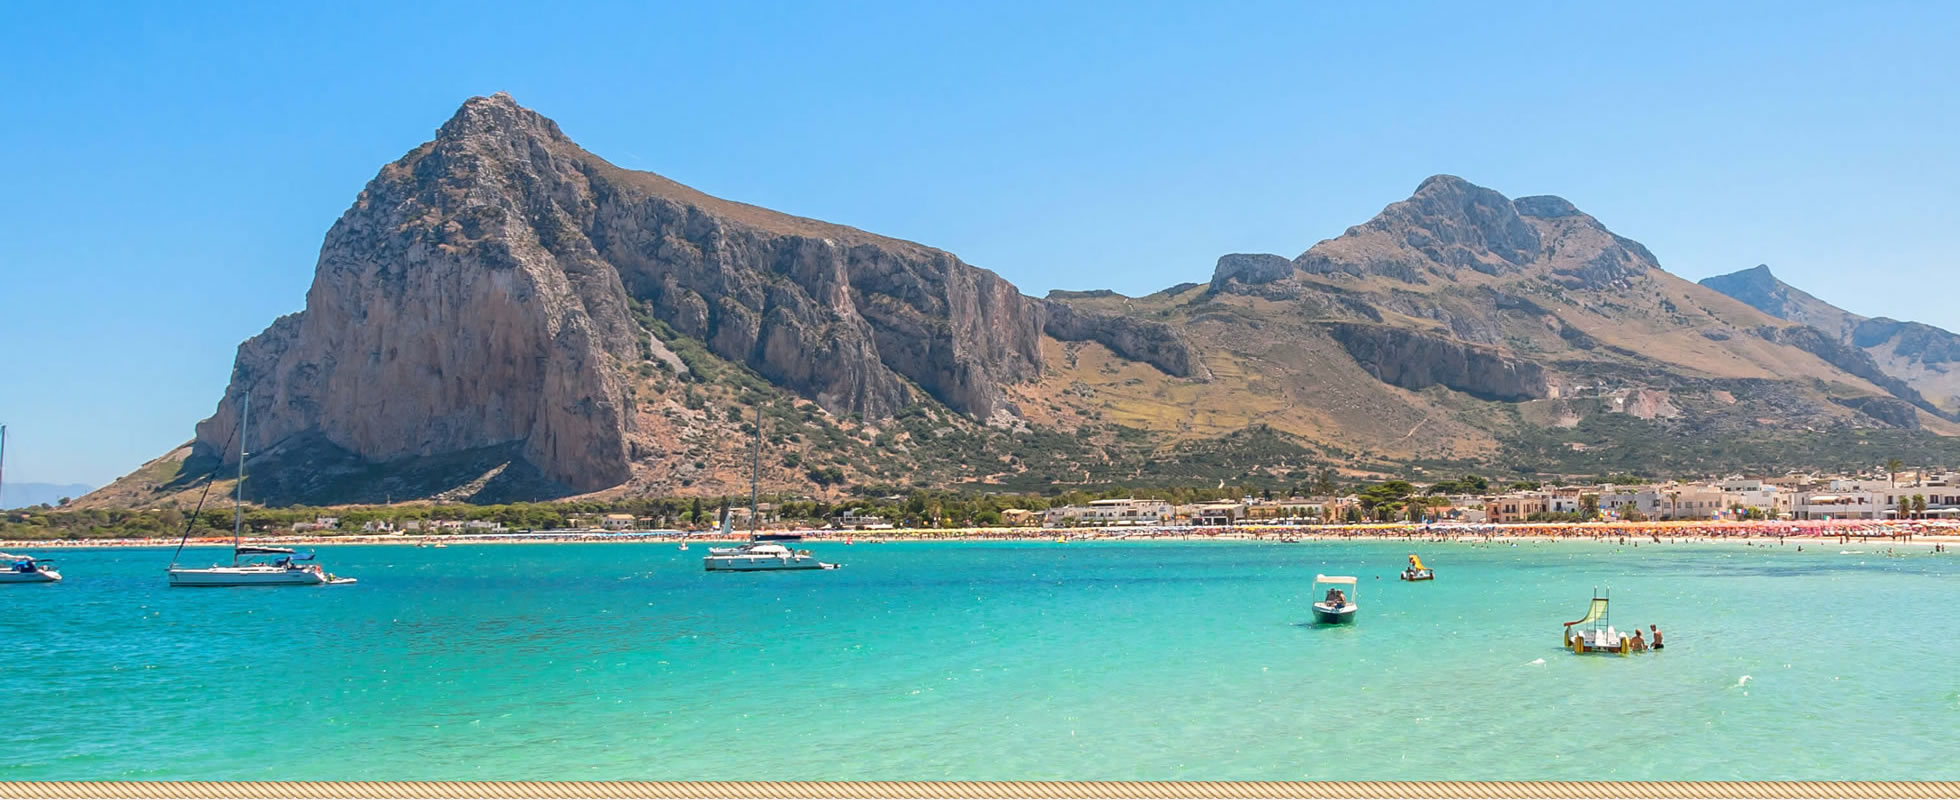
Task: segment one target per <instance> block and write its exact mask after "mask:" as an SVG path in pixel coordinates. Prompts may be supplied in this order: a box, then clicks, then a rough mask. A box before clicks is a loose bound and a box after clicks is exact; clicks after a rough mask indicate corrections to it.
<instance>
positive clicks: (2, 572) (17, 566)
mask: <svg viewBox="0 0 1960 800" xmlns="http://www.w3.org/2000/svg"><path fill="white" fill-rule="evenodd" d="M59 580H61V573H59V572H56V571H55V569H54V562H53V561H49V560H47V559H45V558H34V557H32V556H14V555H8V554H6V553H0V583H54V582H55V581H59Z"/></svg>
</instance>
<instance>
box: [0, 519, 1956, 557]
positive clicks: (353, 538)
mask: <svg viewBox="0 0 1960 800" xmlns="http://www.w3.org/2000/svg"><path fill="white" fill-rule="evenodd" d="M764 533H766V534H767V533H773V534H783V533H790V534H796V535H799V536H801V537H803V541H806V542H821V543H825V544H850V545H855V544H866V545H872V544H882V543H886V542H913V541H997V542H1057V541H1063V542H1077V541H1138V540H1161V541H1253V542H1274V543H1302V542H1322V541H1357V540H1361V541H1406V542H1412V543H1418V542H1435V543H1448V542H1464V543H1474V542H1521V541H1532V542H1542V541H1551V542H1559V541H1583V542H1592V541H1608V540H1610V541H1622V540H1623V541H1625V542H1626V543H1629V544H1631V543H1636V542H1638V543H1654V544H1675V543H1689V542H1751V543H1763V542H1769V543H1775V542H1788V543H1805V544H1807V543H1836V544H1855V543H1872V544H1885V545H1887V546H1915V547H1940V546H1942V545H1950V544H1954V543H1960V522H1948V521H1927V522H1906V523H1897V522H1872V521H1833V522H1747V523H1741V522H1738V523H1709V522H1699V521H1697V522H1659V523H1655V522H1648V523H1565V524H1520V525H1451V526H1445V525H1432V526H1419V525H1383V524H1377V525H1346V526H1314V527H1296V526H1278V525H1273V526H1235V527H1221V528H1184V527H1180V528H967V529H946V528H916V529H891V530H876V531H837V530H796V529H777V530H769V531H765V532H764ZM747 539H748V536H747V535H746V534H738V535H733V536H728V535H723V534H721V533H720V532H718V531H705V532H698V533H697V532H681V531H671V530H661V531H619V532H609V531H594V530H557V531H521V532H513V533H502V534H457V535H439V534H438V535H406V534H348V535H342V536H307V535H284V536H277V535H254V536H247V537H246V541H248V542H250V543H253V544H264V545H280V546H294V545H298V546H308V547H316V546H332V545H396V546H403V547H434V546H436V545H445V546H446V545H487V544H512V545H521V544H565V543H586V544H598V543H621V544H623V543H665V544H678V543H680V542H683V541H686V542H701V543H709V544H713V543H733V542H742V541H746V540H747ZM230 543H231V538H230V537H196V538H192V539H189V540H188V541H187V542H186V546H188V547H221V546H225V545H229V544H230ZM177 544H178V539H177V538H174V537H173V538H101V539H24V540H22V539H16V540H0V549H14V550H31V549H73V548H156V547H176V546H177ZM1942 549H1944V548H1942Z"/></svg>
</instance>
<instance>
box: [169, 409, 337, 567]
mask: <svg viewBox="0 0 1960 800" xmlns="http://www.w3.org/2000/svg"><path fill="white" fill-rule="evenodd" d="M251 413H252V394H251V393H250V392H246V393H245V399H244V401H243V403H242V404H241V405H240V407H239V414H238V486H237V492H236V493H235V495H234V497H233V499H232V508H231V565H230V566H224V565H221V564H213V565H211V566H209V567H180V566H177V560H176V556H174V555H173V556H172V557H171V561H170V571H169V574H170V585H171V586H193V587H203V586H324V585H330V584H342V583H353V582H354V579H353V578H342V577H339V576H336V575H332V574H330V573H328V572H327V571H325V570H323V569H321V568H320V565H318V564H303V563H301V562H304V561H311V560H313V554H312V553H307V554H305V555H300V554H299V553H297V552H295V551H293V550H292V549H291V548H286V547H259V546H247V545H244V544H242V543H241V542H240V540H239V539H240V532H241V529H242V528H243V525H244V520H245V455H246V454H245V430H246V424H247V423H248V422H250V420H251ZM192 518H193V519H195V518H196V514H192ZM184 536H185V538H186V539H188V538H189V537H190V527H189V526H185V528H184ZM183 550H184V543H183V542H182V541H179V542H178V543H177V552H179V553H182V552H183Z"/></svg>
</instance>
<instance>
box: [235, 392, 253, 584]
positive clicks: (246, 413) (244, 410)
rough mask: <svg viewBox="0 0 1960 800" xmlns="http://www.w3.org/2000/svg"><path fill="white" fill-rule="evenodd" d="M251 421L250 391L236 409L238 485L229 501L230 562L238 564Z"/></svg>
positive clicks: (243, 517)
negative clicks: (246, 457)
mask: <svg viewBox="0 0 1960 800" xmlns="http://www.w3.org/2000/svg"><path fill="white" fill-rule="evenodd" d="M251 421H252V393H251V392H246V393H245V400H244V405H242V406H240V408H239V411H238V486H237V487H235V488H236V489H237V493H236V494H235V496H233V498H232V501H231V564H232V566H234V567H235V566H238V532H239V529H240V528H242V527H244V522H245V426H246V425H247V424H249V423H250V422H251Z"/></svg>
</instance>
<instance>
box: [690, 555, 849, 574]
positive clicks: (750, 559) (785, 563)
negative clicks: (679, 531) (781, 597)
mask: <svg viewBox="0 0 1960 800" xmlns="http://www.w3.org/2000/svg"><path fill="white" fill-rule="evenodd" d="M701 561H702V566H704V567H706V568H707V570H708V571H709V572H772V571H782V570H799V569H836V568H837V565H836V564H826V563H824V562H822V561H818V560H816V559H814V558H811V557H809V556H792V557H790V558H778V557H775V556H748V555H732V556H708V557H707V558H704V559H701Z"/></svg>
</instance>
